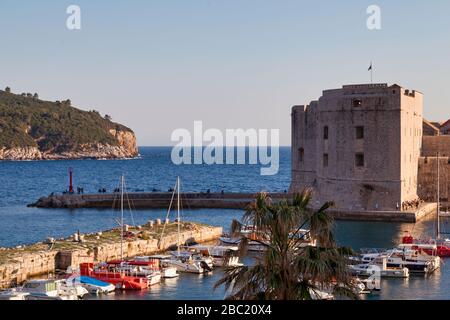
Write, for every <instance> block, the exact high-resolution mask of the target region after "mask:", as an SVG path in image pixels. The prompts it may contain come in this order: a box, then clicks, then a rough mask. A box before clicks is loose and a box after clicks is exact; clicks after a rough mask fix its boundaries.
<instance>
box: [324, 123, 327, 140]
mask: <svg viewBox="0 0 450 320" xmlns="http://www.w3.org/2000/svg"><path fill="white" fill-rule="evenodd" d="M323 139H324V140H328V126H325V127H323Z"/></svg>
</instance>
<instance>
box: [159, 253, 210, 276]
mask: <svg viewBox="0 0 450 320" xmlns="http://www.w3.org/2000/svg"><path fill="white" fill-rule="evenodd" d="M162 263H163V264H165V265H167V266H169V267H174V268H176V269H177V271H178V272H187V273H198V274H201V273H205V272H207V270H206V269H204V268H203V267H204V266H207V265H206V264H204V263H203V264H202V263H201V262H200V261H193V260H192V259H191V257H190V256H186V257H181V256H180V257H174V256H171V257H170V258H169V259H165V260H163V261H162Z"/></svg>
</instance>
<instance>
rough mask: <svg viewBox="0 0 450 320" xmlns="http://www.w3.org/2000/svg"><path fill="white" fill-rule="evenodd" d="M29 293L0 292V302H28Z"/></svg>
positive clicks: (14, 290) (11, 290)
mask: <svg viewBox="0 0 450 320" xmlns="http://www.w3.org/2000/svg"><path fill="white" fill-rule="evenodd" d="M29 295H30V294H29V293H28V292H20V291H17V290H16V289H9V290H3V291H0V300H27V296H29Z"/></svg>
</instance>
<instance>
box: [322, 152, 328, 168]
mask: <svg viewBox="0 0 450 320" xmlns="http://www.w3.org/2000/svg"><path fill="white" fill-rule="evenodd" d="M323 166H324V167H328V153H324V154H323Z"/></svg>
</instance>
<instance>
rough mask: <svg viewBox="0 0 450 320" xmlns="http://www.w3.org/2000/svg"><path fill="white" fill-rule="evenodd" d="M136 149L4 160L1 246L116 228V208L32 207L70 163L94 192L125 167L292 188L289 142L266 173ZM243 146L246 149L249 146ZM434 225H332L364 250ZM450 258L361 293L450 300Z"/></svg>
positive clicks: (183, 284) (205, 215)
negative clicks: (272, 171) (110, 154)
mask: <svg viewBox="0 0 450 320" xmlns="http://www.w3.org/2000/svg"><path fill="white" fill-rule="evenodd" d="M139 151H140V155H141V156H140V157H139V158H136V159H129V160H59V161H18V162H12V161H11V162H9V161H6V162H0V247H15V246H19V245H27V244H32V243H34V242H38V241H43V240H44V239H46V238H47V237H54V238H61V237H67V236H69V235H71V234H73V233H75V232H77V231H80V232H81V233H88V232H96V231H101V230H105V229H110V228H113V227H116V222H115V221H116V219H117V218H118V216H119V213H118V212H117V211H114V210H113V209H40V208H33V207H27V205H28V204H30V203H33V202H35V201H36V200H37V199H39V198H40V197H42V196H46V195H49V194H50V193H52V192H54V193H60V192H64V191H65V190H67V189H68V180H69V178H68V176H69V174H68V172H69V170H70V169H71V170H72V171H73V180H74V186H75V188H77V187H80V188H83V189H84V193H96V192H98V190H99V189H103V188H104V189H106V190H107V191H108V192H110V191H112V190H114V189H115V188H117V187H118V186H119V180H120V176H121V175H122V174H123V175H125V181H126V188H127V190H128V191H130V192H131V191H146V192H151V191H155V190H158V191H168V190H169V189H170V188H173V187H174V185H175V182H176V178H177V177H178V176H179V177H180V179H181V190H182V191H185V192H189V191H193V192H207V191H208V190H209V191H210V192H221V191H222V190H223V191H224V192H254V193H256V192H260V191H269V192H284V191H286V190H288V189H289V184H290V180H291V177H290V176H291V173H290V170H291V168H290V161H291V153H290V148H289V147H281V148H280V149H279V154H280V165H279V171H278V174H276V175H273V176H262V175H261V174H260V173H261V171H260V169H261V166H260V165H250V164H242V165H237V164H235V165H217V164H215V165H206V164H201V165H193V164H192V165H175V164H173V163H172V161H171V151H172V149H171V148H170V147H141V148H140V149H139ZM246 151H247V154H248V151H249V150H248V149H247V150H246ZM348 196H349V197H351V196H352V195H351V194H349V195H348ZM242 214H243V212H242V211H241V210H224V209H199V210H191V209H184V210H183V211H182V213H181V218H182V219H183V220H184V221H192V222H201V223H206V224H210V225H215V226H222V227H224V229H225V230H227V229H229V227H230V224H231V222H232V220H233V219H240V218H241V217H242ZM165 215H166V210H164V209H146V210H133V211H129V212H128V211H127V212H126V214H125V219H126V221H125V223H129V224H132V223H134V224H137V225H139V224H144V223H146V222H147V221H148V220H153V219H156V218H164V217H165ZM172 218H174V217H172ZM435 226H436V221H435V220H434V219H433V218H429V219H427V220H425V221H421V222H419V223H417V224H407V223H395V222H392V223H388V222H356V221H336V222H335V227H334V231H335V236H336V239H337V241H338V243H339V244H340V245H342V246H347V247H352V248H353V249H354V250H360V249H363V248H392V247H393V246H395V245H396V244H398V243H399V241H400V239H401V237H402V236H404V235H405V234H407V233H408V232H413V233H414V234H415V235H420V236H422V237H432V236H433V235H434V230H435V228H436V227H435ZM441 228H442V229H443V230H444V231H445V230H450V220H446V219H444V220H443V221H441ZM251 259H252V257H251V256H249V257H247V258H246V261H247V262H249V263H250V261H251ZM446 262H447V261H446V260H443V263H442V267H441V269H440V270H437V271H436V272H435V273H433V274H432V275H429V276H412V277H410V278H409V279H389V280H382V290H381V291H380V292H379V293H375V294H371V295H367V296H364V297H363V299H374V300H379V299H382V300H405V299H406V300H409V299H411V300H412V299H450V266H449V264H447V263H446ZM222 275H223V273H222V271H221V270H220V269H216V270H214V271H213V272H212V273H211V274H208V275H194V274H181V275H180V277H179V278H178V279H166V280H164V281H162V282H161V284H159V285H157V286H154V287H152V288H151V289H149V290H148V291H142V292H118V293H116V294H114V295H112V296H105V297H100V298H98V297H92V299H144V300H174V299H175V300H176V299H188V300H209V299H224V298H225V297H226V292H225V290H224V288H223V287H219V288H217V289H214V284H215V283H216V282H217V281H218V280H219V279H220V278H221V277H222Z"/></svg>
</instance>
